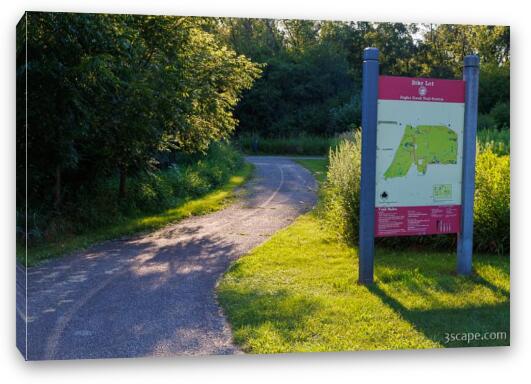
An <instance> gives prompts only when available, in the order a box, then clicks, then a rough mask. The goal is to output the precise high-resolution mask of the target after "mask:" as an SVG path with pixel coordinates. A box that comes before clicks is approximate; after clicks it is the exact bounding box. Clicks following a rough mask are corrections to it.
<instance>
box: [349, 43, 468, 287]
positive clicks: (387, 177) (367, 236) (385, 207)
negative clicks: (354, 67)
mask: <svg viewBox="0 0 531 384" xmlns="http://www.w3.org/2000/svg"><path fill="white" fill-rule="evenodd" d="M463 64H464V66H463V80H447V79H427V78H410V77H396V76H380V73H379V61H378V49H376V48H366V49H365V50H364V52H363V93H362V114H361V115H362V119H361V120H362V122H361V125H362V143H361V152H362V153H361V188H360V214H359V219H360V221H359V222H360V226H359V282H360V283H362V284H370V283H372V282H373V279H374V239H375V237H385V236H412V235H416V236H419V235H434V234H449V233H457V273H458V274H460V275H469V274H470V273H471V272H472V244H473V242H472V234H473V229H474V178H475V159H476V128H477V108H478V87H479V57H478V56H476V55H469V56H466V57H465V59H464V63H463Z"/></svg>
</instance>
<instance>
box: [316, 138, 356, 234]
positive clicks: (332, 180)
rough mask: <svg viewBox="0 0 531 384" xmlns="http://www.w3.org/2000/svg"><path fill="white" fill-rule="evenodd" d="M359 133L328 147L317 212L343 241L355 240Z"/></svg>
mask: <svg viewBox="0 0 531 384" xmlns="http://www.w3.org/2000/svg"><path fill="white" fill-rule="evenodd" d="M360 154H361V133H360V132H359V131H357V132H356V133H353V134H351V136H350V138H343V139H342V140H341V141H340V143H339V145H338V146H337V147H336V148H335V149H330V153H329V166H328V172H327V176H326V181H325V183H324V185H323V187H322V189H321V191H322V192H321V204H320V209H319V212H320V213H321V214H322V215H323V216H324V217H325V219H326V220H325V222H327V223H328V224H330V227H331V229H332V230H334V231H336V233H338V235H339V236H341V237H343V238H344V239H345V240H347V241H352V242H353V241H356V240H357V239H358V227H359V205H360V204H359V203H360V196H359V195H360V176H361V156H360Z"/></svg>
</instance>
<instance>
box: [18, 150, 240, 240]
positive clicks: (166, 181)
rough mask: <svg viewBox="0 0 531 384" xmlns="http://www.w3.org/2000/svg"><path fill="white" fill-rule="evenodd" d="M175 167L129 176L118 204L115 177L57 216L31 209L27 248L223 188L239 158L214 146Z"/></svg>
mask: <svg viewBox="0 0 531 384" xmlns="http://www.w3.org/2000/svg"><path fill="white" fill-rule="evenodd" d="M176 158H178V161H179V163H178V164H172V165H170V166H169V167H168V168H167V169H164V170H154V171H149V172H148V171H144V172H140V173H138V174H136V175H131V177H129V179H128V182H127V195H126V197H125V198H124V199H119V198H118V194H117V192H116V191H117V186H118V177H117V176H114V177H111V178H108V179H102V180H99V181H98V182H97V183H95V184H94V185H92V186H91V187H90V188H88V187H82V188H80V189H79V190H78V191H76V194H75V198H74V199H72V201H71V202H69V203H68V204H65V205H64V206H63V207H62V208H61V210H60V211H51V210H48V211H46V210H34V211H32V212H30V213H29V215H28V218H29V220H28V235H27V237H28V240H29V241H30V243H31V245H32V244H38V243H42V242H46V241H54V240H56V239H58V238H63V237H65V236H67V235H70V234H73V235H75V234H80V233H83V232H84V231H86V230H89V229H94V228H97V227H100V226H105V225H109V224H115V223H118V222H120V221H121V220H123V219H124V218H126V217H136V216H137V215H142V214H146V213H147V214H149V213H154V212H159V211H162V210H164V209H167V208H171V207H172V206H174V205H175V204H176V203H177V201H178V200H182V199H187V198H191V197H197V196H201V195H204V194H205V193H208V192H209V191H211V190H212V189H213V188H216V187H218V186H220V185H222V184H223V183H225V182H226V181H227V180H228V179H229V177H230V176H231V175H232V174H233V173H234V172H235V171H236V170H237V169H239V168H240V167H241V165H242V162H243V159H242V156H241V155H240V154H239V153H238V152H237V151H236V150H235V149H234V148H233V147H232V146H230V145H229V144H226V143H216V144H213V145H211V146H210V148H209V150H208V151H207V153H206V154H203V155H184V154H180V155H179V156H176ZM24 217H25V216H24V215H23V214H22V212H19V214H18V215H17V228H18V229H17V237H18V239H19V240H23V239H24V233H25V231H24V230H23V228H24Z"/></svg>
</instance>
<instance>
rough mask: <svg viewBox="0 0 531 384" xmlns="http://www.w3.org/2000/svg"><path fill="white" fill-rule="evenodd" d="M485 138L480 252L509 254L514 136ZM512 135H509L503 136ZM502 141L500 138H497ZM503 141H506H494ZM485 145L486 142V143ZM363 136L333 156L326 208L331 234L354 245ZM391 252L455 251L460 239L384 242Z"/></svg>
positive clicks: (479, 189)
mask: <svg viewBox="0 0 531 384" xmlns="http://www.w3.org/2000/svg"><path fill="white" fill-rule="evenodd" d="M485 132H486V133H490V135H488V134H483V138H481V137H480V138H479V141H478V148H479V152H478V155H477V158H476V198H475V206H474V215H475V216H474V221H475V225H474V247H475V248H476V249H477V250H480V251H489V252H498V253H504V254H508V253H509V249H510V241H509V240H510V238H509V236H510V206H509V204H510V160H509V156H508V155H497V154H496V153H495V152H497V153H504V151H505V150H507V151H508V146H505V144H503V143H504V141H507V142H508V133H507V134H505V133H501V134H500V133H494V132H498V131H485ZM502 132H507V131H502ZM496 135H497V136H496ZM498 137H502V139H501V140H502V141H499V142H497V141H494V140H496V139H497V138H498ZM482 139H483V142H482V141H481V140H482ZM360 153H361V140H360V135H359V134H355V135H354V137H353V138H351V139H347V140H343V141H342V142H340V143H339V145H338V146H337V148H336V149H335V150H331V151H330V155H329V166H328V173H327V179H326V182H325V183H324V185H323V187H322V190H321V194H322V198H321V202H320V209H319V212H320V215H321V216H322V217H323V218H324V219H325V222H326V223H328V226H329V227H330V230H332V231H334V232H335V233H336V234H337V235H338V236H339V237H341V238H343V239H345V240H346V241H348V242H349V243H351V244H356V243H357V241H358V231H359V204H360V202H359V198H360V196H359V193H360V171H361V156H360ZM378 243H380V244H382V245H387V246H390V247H401V248H404V247H408V246H412V245H419V244H422V245H425V246H427V247H432V248H436V249H450V248H453V247H455V236H448V235H440V236H422V237H394V238H380V239H378Z"/></svg>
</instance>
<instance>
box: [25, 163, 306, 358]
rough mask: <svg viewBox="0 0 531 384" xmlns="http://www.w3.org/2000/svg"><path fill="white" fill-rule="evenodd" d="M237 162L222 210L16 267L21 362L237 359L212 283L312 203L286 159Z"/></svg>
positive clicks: (298, 171)
mask: <svg viewBox="0 0 531 384" xmlns="http://www.w3.org/2000/svg"><path fill="white" fill-rule="evenodd" d="M246 160H247V161H249V162H251V163H253V164H254V165H255V175H254V177H253V178H252V179H251V181H250V182H248V183H247V184H246V185H245V186H244V187H242V188H241V189H240V190H239V191H238V192H237V193H238V195H239V197H238V199H237V200H236V202H235V203H234V204H232V205H231V206H229V207H227V208H226V209H224V210H222V211H218V212H215V213H212V214H208V215H204V216H198V217H191V218H189V219H185V220H183V221H180V222H179V223H176V224H172V225H169V226H167V227H164V228H162V229H160V230H157V231H155V232H152V233H147V234H141V235H137V236H134V237H129V238H126V239H120V240H113V241H109V242H105V243H102V244H99V245H96V246H93V247H91V248H89V249H88V250H85V251H82V252H78V253H75V254H72V255H69V256H66V257H63V258H61V259H56V260H51V261H49V262H46V263H43V264H41V265H40V266H38V267H33V268H28V269H27V270H25V269H24V268H23V267H21V266H20V265H18V266H17V322H18V325H20V327H17V345H18V347H19V349H21V350H22V351H23V353H24V354H26V356H27V359H29V360H42V359H81V358H120V357H141V356H172V355H204V354H234V353H241V352H240V351H239V350H238V348H237V347H236V346H235V345H234V344H233V342H232V336H231V330H230V327H229V325H228V323H227V321H226V319H225V317H224V315H223V313H222V310H221V308H220V306H219V305H218V303H217V300H216V295H215V287H216V284H217V282H218V281H219V279H220V278H221V276H222V275H223V273H224V272H225V271H226V270H227V268H228V267H229V265H230V264H231V262H233V261H234V260H236V259H237V258H238V257H240V256H242V255H244V254H245V253H247V252H248V251H250V250H251V249H252V248H254V247H256V246H257V245H259V244H261V243H263V242H264V241H266V240H267V239H268V238H269V237H270V236H271V235H272V234H274V233H275V232H276V231H278V230H279V229H281V228H283V227H285V226H287V225H289V224H290V223H291V222H293V220H294V219H295V218H296V217H297V216H299V215H301V214H302V213H304V212H306V211H308V210H310V209H311V208H312V207H313V206H314V205H315V202H316V193H315V192H316V182H315V179H314V178H313V176H312V175H311V173H310V172H308V170H306V169H305V168H303V167H301V166H300V165H298V164H296V163H295V162H293V161H291V160H290V159H288V158H286V157H273V156H251V157H247V158H246ZM26 276H27V284H26ZM26 286H27V290H26V289H25V287H26ZM26 292H27V301H26ZM26 303H27V306H26ZM26 309H27V310H26ZM26 320H27V321H26ZM26 326H27V335H28V337H27V339H26V338H25V330H26Z"/></svg>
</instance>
